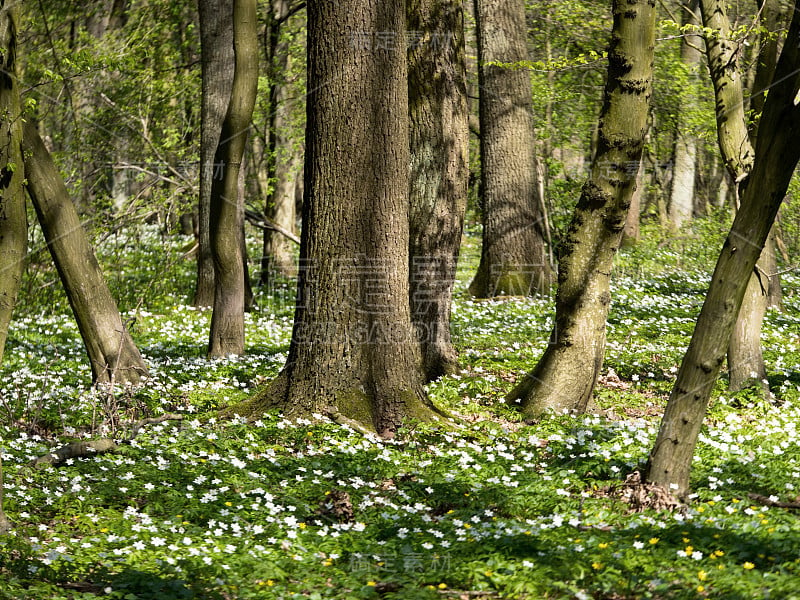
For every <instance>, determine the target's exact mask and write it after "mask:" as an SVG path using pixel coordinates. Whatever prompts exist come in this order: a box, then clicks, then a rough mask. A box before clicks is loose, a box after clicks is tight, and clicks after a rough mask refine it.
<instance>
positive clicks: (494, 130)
mask: <svg viewBox="0 0 800 600" xmlns="http://www.w3.org/2000/svg"><path fill="white" fill-rule="evenodd" d="M475 16H476V23H477V39H478V81H479V86H480V99H479V112H480V121H481V138H480V152H481V188H480V198H481V207H482V212H483V215H482V218H483V246H482V250H481V261H480V264H479V266H478V272H477V273H476V275H475V279H474V280H473V281H472V283H471V284H470V287H469V290H470V293H471V294H472V295H473V296H478V297H482V298H488V297H492V296H502V295H529V294H536V293H543V292H546V291H547V290H549V289H550V284H551V281H550V267H549V262H548V260H547V253H546V252H545V247H544V237H543V232H544V227H543V225H542V211H541V206H542V199H541V198H539V197H538V196H539V186H538V184H537V181H536V179H537V174H538V171H537V168H536V154H535V151H536V148H535V139H534V129H533V114H532V106H531V104H532V101H531V80H530V76H529V74H528V71H527V70H526V69H520V68H515V67H513V66H510V65H514V64H515V63H518V62H520V61H525V60H528V48H527V27H526V21H525V3H524V2H523V0H475ZM497 62H500V63H507V65H504V66H498V65H497V64H492V63H497Z"/></svg>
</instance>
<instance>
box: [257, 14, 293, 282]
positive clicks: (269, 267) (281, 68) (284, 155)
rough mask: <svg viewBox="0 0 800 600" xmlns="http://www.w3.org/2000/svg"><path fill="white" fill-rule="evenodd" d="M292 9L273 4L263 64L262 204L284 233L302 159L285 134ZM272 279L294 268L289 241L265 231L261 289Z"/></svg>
mask: <svg viewBox="0 0 800 600" xmlns="http://www.w3.org/2000/svg"><path fill="white" fill-rule="evenodd" d="M291 10H292V7H291V6H290V4H289V2H288V1H287V0H274V1H273V3H272V12H271V17H270V23H269V26H268V28H267V31H266V36H267V43H266V47H267V50H266V54H267V56H266V60H267V63H268V69H269V77H270V86H269V119H268V125H267V126H268V131H267V155H266V163H267V173H266V179H267V181H266V183H267V189H268V190H269V192H268V193H267V194H266V201H265V203H264V215H265V217H266V219H267V220H268V221H271V222H272V223H275V224H277V225H278V226H280V227H282V228H283V229H285V230H287V231H289V232H291V233H294V232H295V217H296V214H295V199H294V188H295V181H296V179H297V177H298V173H299V170H300V169H299V168H300V165H301V164H302V157H301V156H300V155H299V153H298V152H297V150H296V149H295V148H293V147H292V139H291V136H290V135H289V134H288V129H289V128H290V127H291V115H290V113H291V111H290V108H289V104H288V102H289V90H288V82H287V74H288V73H289V70H290V68H291V56H290V53H289V46H288V43H287V42H286V41H285V40H283V39H281V37H282V30H283V25H284V24H285V23H286V19H287V18H288V15H289V14H290V11H291ZM275 275H281V276H284V277H293V276H295V275H297V265H296V260H295V257H294V248H293V247H292V243H291V240H289V239H288V238H287V237H286V236H284V235H281V234H280V233H278V232H276V231H274V230H272V229H264V242H263V256H262V257H261V274H260V277H259V280H260V283H261V285H267V286H268V285H270V283H271V282H272V279H273V277H274V276H275Z"/></svg>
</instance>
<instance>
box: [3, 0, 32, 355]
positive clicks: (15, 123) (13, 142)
mask: <svg viewBox="0 0 800 600" xmlns="http://www.w3.org/2000/svg"><path fill="white" fill-rule="evenodd" d="M17 6H18V5H17V3H16V2H12V1H10V0H0V362H2V360H3V351H4V349H5V345H6V338H7V336H8V325H9V323H10V322H11V314H12V312H13V311H14V305H15V304H16V301H17V292H18V291H19V285H20V280H21V278H22V270H23V265H24V264H25V263H24V260H25V249H26V247H27V244H28V220H27V216H26V213H25V195H24V192H23V190H22V182H23V180H24V178H25V174H24V169H23V165H22V152H21V150H20V137H21V135H22V133H21V124H22V117H21V111H20V100H19V90H18V88H17V63H16V56H17V48H16V45H17V22H18V21H17V19H18V14H19V13H18V8H17Z"/></svg>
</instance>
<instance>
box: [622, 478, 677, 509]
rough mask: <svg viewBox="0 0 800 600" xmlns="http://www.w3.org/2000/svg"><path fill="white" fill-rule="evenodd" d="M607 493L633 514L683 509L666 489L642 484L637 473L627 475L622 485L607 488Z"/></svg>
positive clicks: (651, 484)
mask: <svg viewBox="0 0 800 600" xmlns="http://www.w3.org/2000/svg"><path fill="white" fill-rule="evenodd" d="M607 493H608V495H609V496H612V497H616V498H619V499H620V500H622V501H623V502H625V503H627V504H628V505H629V506H630V507H631V510H632V511H633V512H642V511H644V510H646V509H648V508H651V509H653V510H656V511H670V512H674V511H676V510H681V509H682V508H684V505H683V503H681V502H680V501H679V500H678V499H677V498H675V496H673V495H672V494H671V493H670V492H669V490H667V489H666V488H664V487H662V486H660V485H656V484H653V483H645V482H642V475H641V473H639V471H634V472H633V473H631V474H630V475H628V476H627V477H626V478H625V481H624V482H623V483H622V484H620V485H617V486H612V487H611V488H608V489H607Z"/></svg>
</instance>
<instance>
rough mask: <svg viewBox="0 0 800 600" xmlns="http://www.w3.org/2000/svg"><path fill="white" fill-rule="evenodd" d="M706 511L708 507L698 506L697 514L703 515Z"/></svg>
mask: <svg viewBox="0 0 800 600" xmlns="http://www.w3.org/2000/svg"><path fill="white" fill-rule="evenodd" d="M705 510H706V507H705V506H698V507H697V512H699V513H701V512H705Z"/></svg>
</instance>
